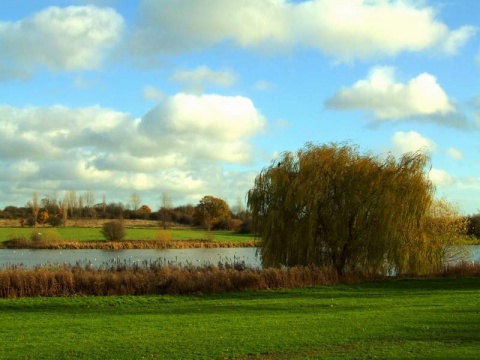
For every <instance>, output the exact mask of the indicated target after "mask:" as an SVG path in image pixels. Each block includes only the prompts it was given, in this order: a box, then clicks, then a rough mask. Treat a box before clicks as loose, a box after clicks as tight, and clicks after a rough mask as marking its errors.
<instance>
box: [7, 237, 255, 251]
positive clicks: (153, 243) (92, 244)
mask: <svg viewBox="0 0 480 360" xmlns="http://www.w3.org/2000/svg"><path fill="white" fill-rule="evenodd" d="M257 245H258V244H257V243H256V242H255V241H242V242H216V241H213V240H186V241H181V240H169V239H168V238H167V237H159V238H157V239H156V240H122V241H65V240H41V239H40V240H37V241H32V240H29V239H26V238H23V237H20V238H14V239H9V240H6V241H4V242H1V243H0V248H6V249H58V250H64V249H73V250H78V249H99V250H127V249H195V248H234V247H255V246H257Z"/></svg>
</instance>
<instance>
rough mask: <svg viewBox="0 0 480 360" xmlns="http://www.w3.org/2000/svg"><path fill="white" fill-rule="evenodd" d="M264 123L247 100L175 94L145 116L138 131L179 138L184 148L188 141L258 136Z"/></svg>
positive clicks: (150, 134) (212, 95)
mask: <svg viewBox="0 0 480 360" xmlns="http://www.w3.org/2000/svg"><path fill="white" fill-rule="evenodd" d="M265 122H266V121H265V119H264V117H263V116H262V115H261V114H260V113H259V111H258V110H257V109H256V108H255V106H254V105H253V103H252V101H251V100H250V99H248V98H245V97H241V96H234V97H228V96H220V95H214V94H205V95H199V96H197V95H192V94H184V93H179V94H177V95H175V96H172V97H170V98H169V99H168V100H167V101H166V102H165V103H163V104H160V105H158V106H157V107H156V108H154V109H153V110H152V111H150V112H149V113H148V114H147V115H145V117H144V118H143V119H142V123H141V129H142V130H143V131H144V132H145V134H149V136H168V137H171V136H178V135H181V140H182V141H184V142H185V143H186V144H188V142H189V141H190V138H192V137H193V138H195V139H197V140H200V139H202V141H205V142H206V143H208V142H210V141H215V142H220V141H221V142H229V141H235V140H239V139H242V138H246V137H249V136H252V135H254V134H256V133H258V132H259V131H261V130H262V129H263V128H264V126H265ZM218 155H219V156H221V154H218Z"/></svg>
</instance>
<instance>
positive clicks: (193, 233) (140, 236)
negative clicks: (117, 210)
mask: <svg viewBox="0 0 480 360" xmlns="http://www.w3.org/2000/svg"><path fill="white" fill-rule="evenodd" d="M34 231H35V232H39V233H42V234H45V236H46V237H48V236H50V237H53V238H55V240H68V241H98V240H104V237H103V235H102V233H101V232H100V231H101V229H100V228H86V227H66V228H62V227H61V228H55V229H53V228H41V227H38V228H35V229H33V228H14V227H4V228H0V242H2V241H5V240H8V239H12V238H15V237H25V238H30V236H31V235H32V233H33V232H34ZM126 233H127V235H126V237H125V239H126V240H155V239H157V238H158V236H165V234H168V236H170V238H171V240H201V239H213V240H216V241H225V242H226V241H228V242H241V241H252V240H254V237H253V235H251V234H236V233H234V232H231V231H212V232H211V233H210V234H209V233H207V232H206V231H205V230H202V229H172V230H166V231H165V232H163V235H162V231H160V233H159V229H158V228H157V229H155V228H144V229H139V228H127V229H126Z"/></svg>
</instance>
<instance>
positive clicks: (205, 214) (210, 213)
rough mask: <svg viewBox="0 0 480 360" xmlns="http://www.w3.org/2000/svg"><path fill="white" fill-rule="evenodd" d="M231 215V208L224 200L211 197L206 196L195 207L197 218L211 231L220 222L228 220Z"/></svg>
mask: <svg viewBox="0 0 480 360" xmlns="http://www.w3.org/2000/svg"><path fill="white" fill-rule="evenodd" d="M229 215H230V208H229V206H228V204H227V202H226V201H225V200H223V199H219V198H216V197H214V196H211V195H206V196H204V197H203V198H202V199H201V200H200V202H199V203H198V205H197V206H196V207H195V218H196V219H197V220H198V221H199V222H201V223H202V224H204V225H205V226H206V227H207V230H208V231H210V230H211V228H212V226H214V225H215V224H216V223H217V222H219V221H220V220H224V219H227V218H228V217H229Z"/></svg>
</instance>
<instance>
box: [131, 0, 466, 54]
mask: <svg viewBox="0 0 480 360" xmlns="http://www.w3.org/2000/svg"><path fill="white" fill-rule="evenodd" d="M140 14H141V15H140V21H139V23H138V24H137V27H136V28H135V29H134V33H133V36H132V38H131V45H132V46H133V48H134V53H135V54H140V55H154V54H169V53H179V52H184V51H191V50H195V49H199V48H204V47H211V46H214V45H217V44H221V43H222V42H226V41H231V42H233V43H235V44H237V45H238V46H240V47H243V48H252V47H253V48H261V49H265V48H268V49H270V50H275V51H278V50H281V49H288V48H291V47H293V46H304V47H311V48H315V49H317V50H319V51H321V52H323V53H325V54H328V55H330V56H332V57H334V58H335V59H337V60H338V61H342V62H350V61H353V60H355V59H371V58H376V57H379V56H394V55H396V54H398V53H400V52H403V51H422V50H426V49H437V50H438V51H443V52H445V53H449V54H452V53H456V52H457V51H458V49H459V48H460V47H461V46H462V45H464V44H465V42H466V41H467V40H468V39H470V38H471V37H472V36H473V34H474V33H475V28H473V27H471V26H463V27H461V28H459V29H456V30H450V29H449V28H448V27H447V26H446V25H445V24H444V23H442V22H441V21H439V20H438V19H437V13H436V11H435V10H434V9H433V8H432V7H429V6H426V5H424V3H423V2H421V1H402V0H398V1H395V0H310V1H303V2H298V3H297V2H293V1H287V0H236V1H223V0H196V1H189V0H143V1H142V3H141V11H140Z"/></svg>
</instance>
